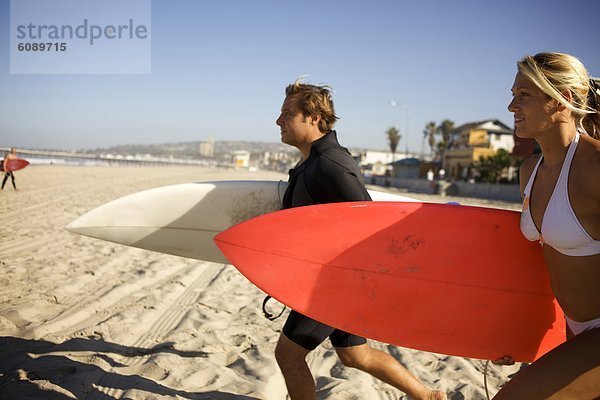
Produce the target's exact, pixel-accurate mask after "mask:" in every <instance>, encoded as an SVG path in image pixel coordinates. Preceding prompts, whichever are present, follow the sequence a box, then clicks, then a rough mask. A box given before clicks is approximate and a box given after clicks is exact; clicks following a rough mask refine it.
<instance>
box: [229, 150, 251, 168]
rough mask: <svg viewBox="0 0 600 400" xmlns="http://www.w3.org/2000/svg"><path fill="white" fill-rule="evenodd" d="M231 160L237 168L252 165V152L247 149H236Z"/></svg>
mask: <svg viewBox="0 0 600 400" xmlns="http://www.w3.org/2000/svg"><path fill="white" fill-rule="evenodd" d="M231 162H232V163H233V166H234V167H235V168H249V167H250V152H249V151H246V150H238V151H234V152H232V154H231Z"/></svg>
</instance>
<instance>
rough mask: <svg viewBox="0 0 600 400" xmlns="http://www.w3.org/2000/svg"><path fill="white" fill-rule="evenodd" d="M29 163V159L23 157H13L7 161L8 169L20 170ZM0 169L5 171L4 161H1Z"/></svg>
mask: <svg viewBox="0 0 600 400" xmlns="http://www.w3.org/2000/svg"><path fill="white" fill-rule="evenodd" d="M28 165H29V161H27V160H23V159H22V158H11V159H10V160H7V161H6V170H7V171H18V170H20V169H23V168H25V167H26V166H28ZM0 171H4V163H3V162H0Z"/></svg>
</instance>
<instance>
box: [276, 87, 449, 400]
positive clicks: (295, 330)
mask: <svg viewBox="0 0 600 400" xmlns="http://www.w3.org/2000/svg"><path fill="white" fill-rule="evenodd" d="M285 93H286V98H285V101H284V102H283V106H282V107H281V115H280V116H279V118H277V121H276V123H277V125H279V127H280V128H281V141H282V142H283V143H286V144H288V145H290V146H293V147H296V148H297V149H298V150H300V153H301V155H302V158H301V160H300V162H299V163H298V164H297V165H296V167H295V168H294V169H292V170H290V173H289V185H288V188H287V190H286V192H285V194H284V198H283V208H291V207H299V206H305V205H310V204H320V203H333V202H342V201H361V200H371V199H370V197H369V194H368V192H367V190H366V188H365V185H364V180H363V176H362V173H361V171H360V169H359V167H358V165H357V164H356V162H355V161H354V159H353V158H352V156H351V155H350V153H349V152H348V150H346V149H345V148H343V147H341V146H340V144H339V143H338V141H337V134H336V132H335V131H334V130H333V125H334V123H335V121H336V120H337V119H338V118H337V117H336V115H335V110H334V107H333V101H332V99H331V95H330V93H329V89H328V88H327V87H323V86H315V85H309V84H304V83H300V82H298V81H296V82H295V83H293V84H291V85H289V86H288V87H287V88H286V91H285ZM327 337H329V339H330V340H331V343H332V345H333V346H334V348H335V350H336V352H337V354H338V356H339V357H340V360H341V361H342V363H343V364H344V365H345V366H348V367H354V368H358V369H360V370H362V371H365V372H368V373H369V374H371V375H373V376H375V377H376V378H378V379H381V380H382V381H384V382H386V383H389V384H390V385H392V386H394V387H396V388H398V389H400V390H402V391H404V392H406V393H407V394H408V395H409V396H411V397H412V398H413V399H445V398H446V396H445V394H444V393H442V392H438V391H432V390H430V389H429V388H427V387H426V386H425V385H424V384H423V383H421V382H420V381H418V380H417V379H416V378H415V377H414V376H412V375H411V374H410V373H409V372H408V371H407V370H406V369H405V368H404V367H403V366H402V365H400V363H399V362H397V361H396V359H394V358H393V357H392V356H391V355H389V354H387V353H384V352H382V351H379V350H376V349H373V348H371V347H369V345H368V344H367V340H366V339H365V338H362V337H360V336H356V335H353V334H350V333H347V332H344V331H341V330H338V329H335V328H333V327H330V326H327V325H325V324H322V323H320V322H317V321H315V320H313V319H311V318H309V317H306V316H304V315H301V314H300V313H298V312H296V311H293V310H292V311H291V312H290V315H289V317H288V320H287V321H286V323H285V326H284V328H283V332H282V334H281V336H280V338H279V342H278V343H277V348H276V349H275V358H276V359H277V363H278V364H279V368H280V369H281V372H282V373H283V376H284V379H285V383H286V386H287V389H288V393H289V395H290V397H291V399H292V400H303V399H313V400H314V399H316V387H315V382H314V379H313V377H312V375H311V372H310V370H309V368H308V365H307V363H306V360H305V358H306V356H307V355H308V353H309V352H310V351H312V350H314V349H315V348H316V347H317V346H318V345H319V344H321V343H322V342H323V341H324V340H325V339H326V338H327Z"/></svg>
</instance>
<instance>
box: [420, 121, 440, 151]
mask: <svg viewBox="0 0 600 400" xmlns="http://www.w3.org/2000/svg"><path fill="white" fill-rule="evenodd" d="M436 132H437V127H436V125H435V122H433V121H430V122H428V123H427V125H425V130H424V131H423V137H425V138H426V139H427V143H428V144H429V148H430V149H431V154H433V151H434V146H435V134H436Z"/></svg>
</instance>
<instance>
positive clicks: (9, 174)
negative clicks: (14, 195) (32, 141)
mask: <svg viewBox="0 0 600 400" xmlns="http://www.w3.org/2000/svg"><path fill="white" fill-rule="evenodd" d="M14 158H17V149H15V148H14V147H11V148H10V152H9V153H6V155H5V156H4V160H3V161H2V169H3V170H4V179H3V180H2V188H0V190H3V189H4V185H5V184H6V181H7V180H8V178H9V177H10V180H11V182H12V185H13V189H14V190H17V186H16V185H15V175H14V174H13V172H12V171H7V170H6V162H7V161H8V160H11V159H14Z"/></svg>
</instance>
